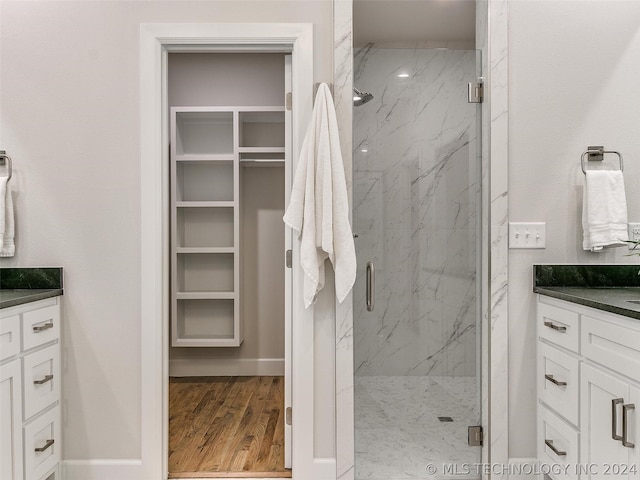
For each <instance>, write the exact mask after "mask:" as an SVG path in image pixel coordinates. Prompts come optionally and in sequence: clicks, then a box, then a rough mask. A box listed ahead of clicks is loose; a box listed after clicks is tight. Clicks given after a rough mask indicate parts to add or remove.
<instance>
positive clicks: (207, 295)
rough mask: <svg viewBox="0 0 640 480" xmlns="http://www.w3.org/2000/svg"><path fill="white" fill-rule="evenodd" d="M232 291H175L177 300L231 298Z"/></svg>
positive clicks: (232, 296) (232, 297)
mask: <svg viewBox="0 0 640 480" xmlns="http://www.w3.org/2000/svg"><path fill="white" fill-rule="evenodd" d="M235 296H236V294H235V293H234V292H176V298H177V299H178V300H233V299H234V298H235Z"/></svg>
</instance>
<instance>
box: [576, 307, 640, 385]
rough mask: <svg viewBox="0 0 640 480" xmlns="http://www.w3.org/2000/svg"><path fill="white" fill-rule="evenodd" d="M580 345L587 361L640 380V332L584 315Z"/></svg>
mask: <svg viewBox="0 0 640 480" xmlns="http://www.w3.org/2000/svg"><path fill="white" fill-rule="evenodd" d="M581 345H582V353H583V355H584V356H585V357H586V358H588V359H590V360H593V361H594V362H597V363H599V364H601V365H604V366H605V367H608V368H610V369H612V370H614V371H616V372H619V373H621V374H622V375H626V376H627V377H629V378H632V379H634V380H636V381H640V330H635V329H632V328H627V327H625V326H624V325H620V324H617V323H613V322H608V321H605V320H601V319H597V318H594V317H590V316H588V315H583V316H582V339H581Z"/></svg>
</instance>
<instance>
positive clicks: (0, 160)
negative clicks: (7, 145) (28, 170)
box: [0, 150, 13, 182]
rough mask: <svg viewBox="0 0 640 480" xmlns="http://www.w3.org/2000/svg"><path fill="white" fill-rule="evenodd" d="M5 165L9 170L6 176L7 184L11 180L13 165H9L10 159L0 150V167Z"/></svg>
mask: <svg viewBox="0 0 640 480" xmlns="http://www.w3.org/2000/svg"><path fill="white" fill-rule="evenodd" d="M5 163H6V165H7V168H8V169H9V175H7V182H8V181H9V180H11V175H13V165H12V163H11V157H10V156H9V155H7V152H5V151H4V150H0V165H4V164H5Z"/></svg>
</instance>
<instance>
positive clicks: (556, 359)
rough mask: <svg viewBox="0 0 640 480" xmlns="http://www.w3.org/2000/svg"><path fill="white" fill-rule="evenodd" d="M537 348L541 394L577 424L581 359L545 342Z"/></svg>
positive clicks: (543, 398) (549, 404)
mask: <svg viewBox="0 0 640 480" xmlns="http://www.w3.org/2000/svg"><path fill="white" fill-rule="evenodd" d="M538 348H539V351H538V362H539V363H538V397H539V398H540V400H542V401H543V402H544V403H546V404H547V405H548V406H549V407H551V408H552V409H553V410H555V411H556V412H557V413H559V414H560V415H561V416H563V417H564V418H566V419H567V420H568V421H569V422H571V423H572V424H573V425H576V426H577V425H578V418H579V417H578V392H579V391H580V386H579V378H580V370H579V361H578V359H577V358H574V357H572V356H570V355H567V354H566V353H563V352H561V351H560V350H558V349H557V348H554V347H552V346H551V345H547V344H545V343H542V342H539V343H538Z"/></svg>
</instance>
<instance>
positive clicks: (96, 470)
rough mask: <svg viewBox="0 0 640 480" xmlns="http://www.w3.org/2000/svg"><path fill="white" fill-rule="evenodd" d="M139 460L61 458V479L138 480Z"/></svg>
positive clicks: (139, 475)
mask: <svg viewBox="0 0 640 480" xmlns="http://www.w3.org/2000/svg"><path fill="white" fill-rule="evenodd" d="M141 467H142V461H141V460H121V459H116V460H63V461H62V462H60V477H61V478H62V480H140V478H141Z"/></svg>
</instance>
